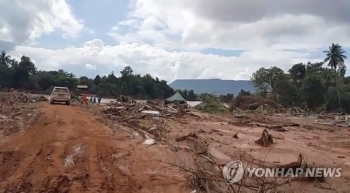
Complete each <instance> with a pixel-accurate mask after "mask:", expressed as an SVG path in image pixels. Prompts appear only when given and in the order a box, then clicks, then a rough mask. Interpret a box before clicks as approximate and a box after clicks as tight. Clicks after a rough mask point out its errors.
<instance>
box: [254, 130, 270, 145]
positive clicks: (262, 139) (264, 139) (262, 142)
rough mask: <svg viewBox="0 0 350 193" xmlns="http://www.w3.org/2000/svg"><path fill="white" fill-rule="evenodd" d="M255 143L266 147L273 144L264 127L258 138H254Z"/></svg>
mask: <svg viewBox="0 0 350 193" xmlns="http://www.w3.org/2000/svg"><path fill="white" fill-rule="evenodd" d="M255 143H257V144H259V145H262V146H265V147H267V146H270V145H272V144H273V139H272V136H271V135H270V134H269V132H268V131H267V130H266V129H264V131H263V132H262V134H261V137H260V139H258V140H256V141H255Z"/></svg>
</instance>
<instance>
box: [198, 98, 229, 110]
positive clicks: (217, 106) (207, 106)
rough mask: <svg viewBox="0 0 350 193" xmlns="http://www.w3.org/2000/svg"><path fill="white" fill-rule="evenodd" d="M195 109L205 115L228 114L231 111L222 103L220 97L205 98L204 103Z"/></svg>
mask: <svg viewBox="0 0 350 193" xmlns="http://www.w3.org/2000/svg"><path fill="white" fill-rule="evenodd" d="M195 109H197V110H199V111H202V112H205V113H226V112H228V111H229V109H228V108H227V107H226V106H225V105H224V104H223V103H221V101H220V99H219V97H217V96H211V95H207V96H204V98H203V100H202V103H200V104H199V105H197V106H196V107H195Z"/></svg>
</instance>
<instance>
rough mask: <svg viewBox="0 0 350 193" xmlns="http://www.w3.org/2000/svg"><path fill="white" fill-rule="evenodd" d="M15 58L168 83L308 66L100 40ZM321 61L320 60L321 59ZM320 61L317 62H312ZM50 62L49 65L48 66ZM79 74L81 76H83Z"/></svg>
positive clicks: (260, 53) (282, 56) (26, 50)
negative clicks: (129, 73)
mask: <svg viewBox="0 0 350 193" xmlns="http://www.w3.org/2000/svg"><path fill="white" fill-rule="evenodd" d="M14 53H17V54H18V56H20V55H22V54H24V55H28V56H31V57H32V59H33V60H34V61H35V62H36V64H37V66H38V67H39V68H40V69H45V70H52V69H57V68H59V67H60V66H65V67H66V68H68V70H69V69H71V68H74V66H76V65H79V64H82V65H84V66H85V67H86V69H81V71H83V70H85V71H86V73H89V74H91V72H92V71H91V69H96V73H101V72H102V73H109V72H111V71H114V72H116V73H118V72H119V71H120V70H122V68H124V67H125V66H126V65H130V66H131V67H132V68H133V70H134V72H135V73H140V74H146V73H151V75H153V76H157V77H159V78H162V79H166V80H168V81H172V80H175V79H178V78H218V77H219V78H223V79H249V78H250V76H251V74H252V73H253V72H255V71H256V70H257V69H259V68H260V67H271V66H274V65H276V66H279V67H281V68H283V69H285V70H287V69H289V68H290V67H291V64H294V63H298V62H307V61H309V59H307V58H306V57H308V56H309V54H307V53H300V52H292V51H275V50H272V49H262V50H260V49H256V50H250V51H246V52H243V53H242V54H241V55H240V56H239V57H222V56H217V55H205V54H201V53H199V52H183V51H181V52H169V51H167V50H165V49H162V48H155V47H152V46H149V45H145V44H138V43H125V42H124V43H121V44H119V45H115V46H110V45H105V44H104V42H103V41H102V40H100V39H95V40H92V41H88V42H86V43H85V44H84V46H82V47H70V48H65V49H60V50H50V49H43V48H32V47H25V46H18V47H17V50H16V51H15V52H14ZM320 60H321V59H320ZM311 61H319V60H311ZM48 62H49V63H48ZM81 71H80V73H82V72H81Z"/></svg>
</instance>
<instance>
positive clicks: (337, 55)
mask: <svg viewBox="0 0 350 193" xmlns="http://www.w3.org/2000/svg"><path fill="white" fill-rule="evenodd" d="M323 52H324V53H325V54H326V58H325V59H324V62H325V63H328V64H327V65H328V66H329V67H331V68H332V69H333V71H334V79H335V84H336V87H337V94H338V101H339V108H340V109H342V106H341V101H340V94H339V87H338V78H337V76H338V75H337V74H338V73H337V71H338V69H343V70H342V71H344V69H345V68H344V66H345V64H344V63H345V60H346V59H347V57H346V55H345V50H343V47H342V46H341V45H339V44H334V43H333V44H332V45H331V46H329V48H328V50H325V51H323ZM343 74H345V71H344V72H343Z"/></svg>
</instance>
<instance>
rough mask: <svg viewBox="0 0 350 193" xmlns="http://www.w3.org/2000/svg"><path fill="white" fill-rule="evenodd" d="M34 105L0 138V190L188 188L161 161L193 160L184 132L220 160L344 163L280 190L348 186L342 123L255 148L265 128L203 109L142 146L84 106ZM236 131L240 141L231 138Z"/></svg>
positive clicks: (170, 123) (298, 130)
mask: <svg viewBox="0 0 350 193" xmlns="http://www.w3.org/2000/svg"><path fill="white" fill-rule="evenodd" d="M40 109H41V111H42V114H41V115H40V117H39V118H38V119H37V120H36V121H35V123H34V124H33V125H32V126H31V127H29V128H28V129H25V130H21V131H20V132H17V133H15V134H13V135H11V136H1V137H0V163H1V164H0V191H1V192H6V193H10V192H57V193H58V192H93V193H95V192H126V193H129V192H145V193H146V192H147V193H158V192H159V193H162V192H167V193H172V192H174V193H175V192H176V193H177V192H190V191H192V190H189V189H186V188H185V187H184V183H183V181H185V174H184V173H183V172H180V171H178V170H177V168H174V167H171V166H170V165H169V164H166V163H165V162H168V163H175V164H176V163H178V164H180V163H185V164H187V165H191V162H193V159H194V157H193V154H192V153H191V152H190V151H188V148H187V147H188V146H189V144H188V143H187V142H184V141H183V142H175V139H176V138H178V137H180V136H184V135H186V134H189V133H190V132H195V133H197V134H198V135H199V136H201V137H203V138H205V139H206V140H207V141H208V143H209V144H210V146H209V147H210V153H211V154H212V155H213V156H214V157H216V158H217V159H218V160H219V161H220V162H222V163H225V162H227V161H232V160H235V159H238V157H237V154H238V153H240V152H246V153H248V154H250V155H252V156H253V157H255V158H256V159H260V160H265V161H267V162H269V163H271V164H285V163H289V162H293V161H295V160H296V159H297V155H298V154H299V153H302V154H303V155H304V156H305V157H306V158H307V159H308V160H310V161H315V162H316V163H317V164H318V165H323V166H327V167H341V168H343V170H342V171H343V173H342V177H341V178H332V179H327V181H326V183H314V182H292V183H290V184H288V185H286V186H285V187H283V190H284V191H285V192H349V191H350V180H349V179H350V149H349V148H350V139H349V133H350V131H349V129H348V128H331V127H330V126H328V127H329V130H327V129H322V130H318V129H313V130H310V129H306V128H303V127H290V128H289V131H288V132H277V131H271V132H270V134H272V136H273V137H274V142H275V144H274V145H273V146H272V147H261V146H259V145H257V144H255V143H254V140H256V139H258V138H259V137H260V135H261V133H262V130H263V128H260V127H243V126H237V125H232V124H229V122H231V121H232V120H233V119H234V118H232V117H228V118H224V117H221V118H220V119H219V118H218V117H215V116H209V115H203V114H201V115H200V116H203V119H194V118H186V117H183V118H178V119H167V120H166V124H167V127H169V128H171V129H170V133H169V134H168V137H167V140H168V141H169V143H163V144H161V143H159V142H158V143H156V144H154V145H150V146H147V145H144V144H142V142H143V141H144V138H143V137H142V136H140V135H137V134H136V133H135V132H134V131H133V130H132V129H130V128H128V127H127V126H125V125H123V124H121V123H118V122H115V123H113V126H111V125H110V127H107V126H105V124H103V123H102V122H101V121H100V119H97V118H98V117H97V116H93V115H92V114H91V113H88V110H87V108H86V107H80V106H75V105H72V106H65V105H49V104H47V103H42V104H40ZM276 119H277V120H280V121H281V118H279V117H276ZM218 120H220V122H219V121H218ZM277 120H276V121H277ZM297 121H298V122H299V123H303V122H305V124H307V123H310V122H312V121H314V120H311V119H310V120H308V119H303V120H299V119H298V120H297ZM145 124H147V123H145ZM151 126H152V125H150V127H151ZM236 133H238V137H239V138H238V139H236V138H234V137H233V135H234V134H236ZM174 147H175V149H176V150H174Z"/></svg>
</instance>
